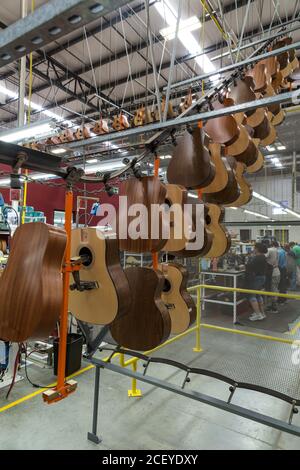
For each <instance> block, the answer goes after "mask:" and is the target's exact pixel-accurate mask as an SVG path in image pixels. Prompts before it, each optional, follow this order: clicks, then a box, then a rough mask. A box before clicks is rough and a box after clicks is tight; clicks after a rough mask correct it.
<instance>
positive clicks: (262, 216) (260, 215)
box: [244, 210, 270, 219]
mask: <svg viewBox="0 0 300 470" xmlns="http://www.w3.org/2000/svg"><path fill="white" fill-rule="evenodd" d="M244 212H245V213H246V214H251V215H255V217H261V218H262V219H270V217H267V216H266V215H263V214H258V212H252V211H248V210H244Z"/></svg>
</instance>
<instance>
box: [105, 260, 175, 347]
mask: <svg viewBox="0 0 300 470" xmlns="http://www.w3.org/2000/svg"><path fill="white" fill-rule="evenodd" d="M125 274H126V276H127V279H128V282H129V287H130V290H131V296H132V302H131V307H130V310H129V311H128V313H127V314H125V315H123V316H122V317H119V318H117V319H116V320H115V321H113V322H112V324H111V325H110V331H111V335H112V337H113V339H114V340H115V341H116V342H117V343H118V344H119V345H121V346H123V347H125V348H128V349H133V350H137V351H149V350H151V349H153V348H155V347H156V346H158V345H159V344H161V343H163V342H164V341H165V340H166V339H167V338H168V336H169V335H170V332H171V318H170V314H169V311H168V309H167V307H166V305H165V304H164V302H163V301H162V299H161V296H162V291H163V288H164V277H163V275H162V273H161V272H160V271H158V270H154V269H152V268H141V267H133V268H127V269H125Z"/></svg>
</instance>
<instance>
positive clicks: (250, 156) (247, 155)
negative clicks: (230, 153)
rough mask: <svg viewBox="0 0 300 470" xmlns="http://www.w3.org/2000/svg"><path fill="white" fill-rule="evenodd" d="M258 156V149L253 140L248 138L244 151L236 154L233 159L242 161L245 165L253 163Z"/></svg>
mask: <svg viewBox="0 0 300 470" xmlns="http://www.w3.org/2000/svg"><path fill="white" fill-rule="evenodd" d="M257 157H258V149H257V147H256V145H255V144H254V142H253V140H252V139H250V140H249V145H248V147H247V149H246V150H245V152H243V153H241V154H240V155H236V156H235V159H236V160H237V161H238V162H241V163H244V164H245V165H246V166H247V167H248V166H251V165H253V164H254V163H255V162H256V160H257Z"/></svg>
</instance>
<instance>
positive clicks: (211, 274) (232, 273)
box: [200, 269, 245, 324]
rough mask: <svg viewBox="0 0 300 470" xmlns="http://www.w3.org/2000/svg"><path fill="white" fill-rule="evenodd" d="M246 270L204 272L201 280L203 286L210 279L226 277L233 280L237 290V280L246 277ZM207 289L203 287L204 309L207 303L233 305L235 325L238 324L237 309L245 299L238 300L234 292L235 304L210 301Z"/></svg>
mask: <svg viewBox="0 0 300 470" xmlns="http://www.w3.org/2000/svg"><path fill="white" fill-rule="evenodd" d="M244 274H245V270H243V271H237V270H234V269H233V270H227V271H202V272H201V273H200V280H201V284H206V281H207V280H208V279H211V278H212V277H216V276H224V277H231V278H232V280H233V281H232V284H233V285H232V287H234V288H235V289H236V288H237V280H238V278H239V277H241V276H244ZM205 292H206V288H205V287H203V288H202V289H201V302H202V309H203V310H204V308H205V303H206V302H208V303H212V304H221V305H232V307H233V323H234V324H235V323H236V322H237V307H238V305H240V304H241V303H242V302H243V299H240V300H237V292H233V302H225V301H224V300H217V299H208V298H206V297H205Z"/></svg>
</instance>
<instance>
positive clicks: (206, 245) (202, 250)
mask: <svg viewBox="0 0 300 470" xmlns="http://www.w3.org/2000/svg"><path fill="white" fill-rule="evenodd" d="M187 203H188V204H190V205H191V209H192V210H191V217H192V220H191V225H192V231H191V235H190V239H189V240H188V242H189V244H190V245H189V244H187V245H186V246H185V248H184V249H183V250H181V251H174V252H170V254H172V255H174V256H178V257H183V258H191V257H196V256H202V257H204V256H205V255H206V253H207V252H208V251H209V250H210V249H211V246H212V243H213V234H212V233H211V231H210V230H209V228H208V227H207V224H206V217H207V215H208V206H207V204H203V202H202V201H200V200H195V199H192V198H190V197H188V201H187ZM197 205H201V206H203V220H199V217H198V216H197ZM201 223H202V224H203V225H202V229H203V242H202V243H200V242H199V240H198V244H200V245H201V246H197V248H196V247H195V246H194V247H193V245H192V243H195V241H197V239H196V236H197V235H196V236H195V232H197V228H198V229H200V227H199V226H198V225H197V224H201Z"/></svg>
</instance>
